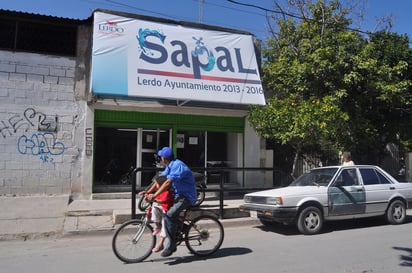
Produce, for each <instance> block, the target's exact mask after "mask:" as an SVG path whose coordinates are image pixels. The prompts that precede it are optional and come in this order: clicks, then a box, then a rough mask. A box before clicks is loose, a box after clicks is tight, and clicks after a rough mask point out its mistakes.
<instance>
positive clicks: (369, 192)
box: [359, 167, 395, 214]
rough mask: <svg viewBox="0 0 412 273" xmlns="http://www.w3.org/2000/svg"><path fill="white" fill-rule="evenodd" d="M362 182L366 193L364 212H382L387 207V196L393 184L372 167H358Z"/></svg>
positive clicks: (389, 194) (392, 189) (391, 191)
mask: <svg viewBox="0 0 412 273" xmlns="http://www.w3.org/2000/svg"><path fill="white" fill-rule="evenodd" d="M359 172H360V174H361V178H362V184H363V185H364V188H365V193H366V213H368V214H376V213H379V214H380V213H383V212H385V211H386V208H387V207H388V202H389V197H390V196H391V195H392V194H393V191H394V190H395V186H394V185H393V184H392V183H391V182H390V181H389V179H388V178H386V177H385V176H384V175H383V174H381V173H380V172H379V170H376V169H374V168H369V167H362V168H359Z"/></svg>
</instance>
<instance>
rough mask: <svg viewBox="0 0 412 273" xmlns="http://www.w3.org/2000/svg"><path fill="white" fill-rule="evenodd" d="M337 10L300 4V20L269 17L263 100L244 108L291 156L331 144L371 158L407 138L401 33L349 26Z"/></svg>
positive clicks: (409, 57)
mask: <svg viewBox="0 0 412 273" xmlns="http://www.w3.org/2000/svg"><path fill="white" fill-rule="evenodd" d="M299 2H300V3H302V1H299ZM341 7H342V5H340V2H339V1H338V0H335V1H330V2H328V4H327V3H326V2H325V1H317V2H316V3H314V2H313V1H307V3H306V6H305V9H300V11H302V16H301V17H302V19H301V20H298V21H294V20H292V19H284V18H281V19H278V20H277V26H278V33H277V35H275V36H274V37H273V38H271V39H269V40H268V41H267V43H266V44H267V47H266V48H265V49H264V50H263V55H264V60H265V61H264V63H263V75H262V80H263V83H264V86H265V88H266V97H267V101H268V103H267V105H266V106H264V107H259V106H253V107H251V110H250V115H249V121H250V123H251V124H252V126H253V127H254V128H255V129H256V131H257V132H258V134H260V135H261V136H263V137H265V138H270V139H275V140H276V141H277V142H279V143H282V144H289V145H292V146H293V147H294V148H295V150H296V152H297V153H299V152H300V151H301V150H302V149H303V148H304V147H306V146H313V145H320V144H321V143H333V144H334V146H335V147H336V148H337V149H348V150H352V151H355V153H359V154H369V155H370V158H365V161H368V163H375V162H376V161H377V160H378V158H379V156H380V155H381V154H382V153H383V151H384V147H385V145H386V144H387V143H388V142H395V143H401V144H403V145H409V143H410V140H411V138H412V131H411V129H410V127H411V126H408V124H410V122H411V112H412V96H411V94H412V93H411V90H412V88H411V87H412V81H411V76H412V54H411V50H410V48H409V44H408V37H407V36H400V35H398V34H395V33H388V32H378V33H375V34H373V35H371V36H370V37H364V36H362V35H360V34H359V33H358V32H356V31H353V30H351V29H350V28H349V26H350V23H351V21H350V20H349V19H347V14H348V10H345V9H341ZM304 11H305V12H308V13H309V14H310V17H309V16H308V14H305V13H304ZM309 18H310V19H309ZM371 158H373V160H376V161H375V162H373V161H371Z"/></svg>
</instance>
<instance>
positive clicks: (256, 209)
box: [240, 165, 412, 235]
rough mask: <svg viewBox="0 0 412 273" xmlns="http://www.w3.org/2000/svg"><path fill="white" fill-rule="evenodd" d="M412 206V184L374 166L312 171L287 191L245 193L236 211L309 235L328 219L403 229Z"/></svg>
mask: <svg viewBox="0 0 412 273" xmlns="http://www.w3.org/2000/svg"><path fill="white" fill-rule="evenodd" d="M411 206H412V183H405V182H404V183H400V182H398V181H397V180H396V179H395V178H393V177H392V176H391V175H389V174H388V173H387V172H385V171H384V170H383V169H381V168H380V167H377V166H371V165H355V166H331V167H321V168H315V169H312V170H310V171H309V172H307V173H305V174H303V175H302V176H300V177H299V178H298V179H296V180H295V181H294V182H292V184H290V185H289V186H287V187H284V188H277V189H271V190H265V191H259V192H253V193H248V194H245V196H244V204H243V205H241V206H240V210H241V211H247V212H249V213H250V215H251V216H252V217H257V218H259V219H260V221H261V222H262V223H263V224H264V225H272V224H273V223H275V222H277V223H283V224H296V225H297V227H298V229H299V231H300V232H301V233H303V234H307V235H310V234H316V233H319V232H320V231H321V229H322V226H323V223H324V222H325V221H330V220H342V219H353V218H364V217H372V216H384V217H385V218H386V220H387V221H388V222H389V223H390V224H402V223H404V222H405V220H406V209H407V208H411Z"/></svg>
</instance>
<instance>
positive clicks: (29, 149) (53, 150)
mask: <svg viewBox="0 0 412 273" xmlns="http://www.w3.org/2000/svg"><path fill="white" fill-rule="evenodd" d="M17 149H18V151H19V153H20V154H24V155H26V154H30V155H36V156H40V159H41V160H42V161H43V162H45V163H46V162H48V163H53V162H54V159H53V158H52V157H51V156H53V155H60V154H62V153H63V152H64V144H63V143H62V142H59V141H57V140H56V137H55V135H54V134H52V133H37V134H32V135H31V136H30V137H27V136H26V135H22V136H20V137H19V139H18V141H17Z"/></svg>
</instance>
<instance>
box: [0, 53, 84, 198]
mask: <svg viewBox="0 0 412 273" xmlns="http://www.w3.org/2000/svg"><path fill="white" fill-rule="evenodd" d="M75 65H76V60H75V58H68V57H58V56H50V55H40V54H31V53H19V52H11V51H0V154H1V157H0V195H3V196H4V195H6V196H7V195H11V196H19V195H37V194H39V195H42V194H46V195H50V194H69V193H70V190H71V183H72V180H73V179H78V177H80V176H81V170H79V168H78V166H81V164H80V163H79V161H80V160H81V158H82V151H83V150H84V149H83V141H82V140H83V139H82V133H81V132H83V131H84V125H83V120H84V114H83V112H84V108H85V105H86V102H85V101H78V100H76V98H75V92H74V88H75ZM79 132H80V133H79Z"/></svg>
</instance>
